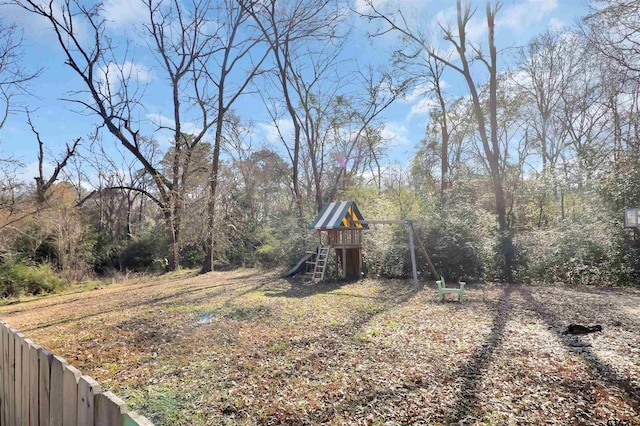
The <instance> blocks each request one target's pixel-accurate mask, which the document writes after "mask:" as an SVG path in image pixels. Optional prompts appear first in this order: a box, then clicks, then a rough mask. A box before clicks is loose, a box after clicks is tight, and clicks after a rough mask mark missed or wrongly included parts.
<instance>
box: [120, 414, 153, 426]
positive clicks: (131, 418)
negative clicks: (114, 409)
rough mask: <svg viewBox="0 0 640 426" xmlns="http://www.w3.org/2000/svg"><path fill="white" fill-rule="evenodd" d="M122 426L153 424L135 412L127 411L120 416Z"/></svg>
mask: <svg viewBox="0 0 640 426" xmlns="http://www.w3.org/2000/svg"><path fill="white" fill-rule="evenodd" d="M122 426H153V423H151V422H150V421H149V420H148V419H147V418H146V417H142V416H141V415H140V414H138V413H136V412H135V411H129V412H128V413H124V414H123V415H122Z"/></svg>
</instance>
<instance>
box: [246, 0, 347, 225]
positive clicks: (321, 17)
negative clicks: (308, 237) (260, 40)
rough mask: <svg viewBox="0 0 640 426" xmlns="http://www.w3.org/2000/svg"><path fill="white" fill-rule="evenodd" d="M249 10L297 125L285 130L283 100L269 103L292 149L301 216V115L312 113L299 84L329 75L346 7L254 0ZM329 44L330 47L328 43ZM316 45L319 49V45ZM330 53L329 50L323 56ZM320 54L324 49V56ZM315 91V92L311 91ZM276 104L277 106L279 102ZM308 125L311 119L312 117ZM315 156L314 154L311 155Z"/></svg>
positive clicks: (329, 1)
mask: <svg viewBox="0 0 640 426" xmlns="http://www.w3.org/2000/svg"><path fill="white" fill-rule="evenodd" d="M248 9H249V12H250V13H251V16H252V17H253V18H254V21H255V23H256V25H257V26H258V28H259V29H260V31H261V32H262V34H263V35H264V37H265V39H266V41H267V43H268V45H269V48H270V49H271V53H272V55H271V57H272V60H273V73H271V77H272V79H273V82H274V86H276V87H277V88H278V90H279V91H280V95H279V96H281V98H282V102H283V103H284V107H285V109H286V116H287V118H288V120H290V122H291V124H292V125H293V140H292V141H291V140H290V135H287V134H284V133H283V132H282V129H281V128H280V127H279V126H278V121H279V118H280V117H281V115H280V113H279V112H278V111H277V108H274V106H276V105H277V104H278V103H279V102H272V103H271V104H270V105H269V104H268V105H267V107H268V109H269V113H270V114H271V116H272V118H273V120H274V123H275V124H276V127H277V130H278V133H279V136H280V139H281V140H282V142H283V145H284V146H285V147H286V149H287V153H288V155H289V159H290V161H291V166H292V177H291V180H292V192H293V198H294V200H295V204H296V206H297V208H298V215H299V218H300V219H302V218H303V217H304V210H305V209H304V205H303V201H302V191H301V188H300V177H299V176H300V160H301V155H302V152H301V150H302V145H303V143H304V140H303V131H304V130H303V125H304V124H305V122H307V121H306V120H307V119H306V118H305V117H304V116H303V115H302V114H304V112H305V111H306V112H310V109H311V108H312V106H311V105H310V104H307V105H306V110H305V105H303V104H302V102H305V99H307V100H308V98H306V97H305V93H303V92H301V90H299V89H303V88H304V89H307V90H308V89H310V88H312V87H313V86H315V85H316V84H315V82H314V81H315V78H314V77H313V75H314V73H315V76H316V77H318V76H319V75H323V76H326V73H325V72H326V70H327V68H326V66H327V62H326V61H327V60H329V61H330V62H333V61H335V57H334V55H333V53H332V52H333V51H332V50H331V47H332V46H331V43H332V42H333V40H336V38H337V37H338V34H337V32H336V31H337V28H338V23H339V21H340V19H341V17H342V11H341V10H340V8H339V7H337V4H336V3H335V1H334V0H320V1H315V0H302V1H300V0H284V1H280V2H277V1H275V0H269V1H252V2H251V3H250V4H249V5H248ZM325 46H326V47H325ZM314 49H315V50H314ZM323 49H324V53H327V54H328V56H327V55H323V54H322V53H323ZM318 53H321V54H320V55H319V56H318V55H317V54H318ZM313 57H315V59H316V61H315V65H312V66H311V70H312V71H311V76H310V77H308V79H306V80H305V81H304V82H303V81H299V80H298V79H299V77H300V76H301V75H302V73H303V68H304V65H303V62H304V63H308V62H307V61H308V60H311V59H312V58H313ZM308 94H310V92H308ZM274 104H275V105H274ZM307 124H310V123H308V122H307ZM306 131H307V133H308V136H309V135H310V134H311V132H312V131H313V129H312V125H310V126H306ZM306 140H307V144H311V146H312V149H315V148H314V147H315V145H314V141H313V140H312V139H309V138H307V139H306ZM312 156H313V154H312Z"/></svg>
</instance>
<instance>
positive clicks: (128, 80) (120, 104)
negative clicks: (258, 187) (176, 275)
mask: <svg viewBox="0 0 640 426" xmlns="http://www.w3.org/2000/svg"><path fill="white" fill-rule="evenodd" d="M15 4H17V5H19V6H21V7H23V8H24V9H26V10H28V11H30V12H33V13H35V14H37V15H40V16H42V17H44V18H46V19H47V20H48V21H49V23H50V24H51V26H52V29H53V31H54V33H55V35H56V38H57V41H58V44H59V46H60V47H61V49H62V51H63V53H64V56H65V63H66V64H67V65H68V66H69V67H70V68H71V69H72V71H73V72H74V74H75V75H76V76H77V77H78V78H79V80H80V81H81V84H82V85H83V86H84V90H80V91H78V92H74V93H72V94H71V97H70V98H69V99H67V100H68V101H70V102H72V103H74V104H76V105H79V106H81V107H82V108H84V110H85V111H84V112H89V113H91V114H94V115H96V116H97V117H99V119H100V120H101V122H102V125H103V126H104V127H105V128H106V129H107V130H108V131H109V132H110V133H111V134H112V135H113V136H114V137H115V139H116V140H117V141H118V143H120V144H121V145H122V146H123V147H125V148H126V149H127V150H128V151H129V152H130V153H131V155H133V156H134V157H135V158H136V159H137V160H138V161H139V163H140V165H141V166H142V167H143V168H144V169H145V170H146V171H147V173H148V174H149V175H150V176H151V178H152V180H153V182H154V184H155V189H156V191H157V194H158V195H157V197H156V196H151V194H150V193H148V192H147V193H146V195H148V196H150V198H151V199H152V200H153V201H154V202H155V203H156V204H157V205H158V207H159V208H160V209H161V211H162V214H163V216H164V221H165V225H166V233H167V239H168V241H169V244H170V253H169V259H168V260H169V268H170V269H175V268H177V267H178V265H179V251H178V250H179V239H180V229H181V214H182V212H183V207H184V198H183V196H184V182H185V181H186V179H187V177H188V175H189V172H190V169H189V163H190V161H189V160H190V156H191V154H192V152H193V150H194V149H195V147H196V146H197V145H198V144H199V143H200V142H201V141H202V138H203V137H204V136H205V135H206V134H207V131H208V129H209V128H210V127H211V125H212V124H213V123H214V121H213V120H212V113H213V110H214V108H215V106H214V105H212V104H211V103H210V102H209V100H210V93H209V87H210V84H209V81H208V79H207V76H206V73H205V71H204V70H205V69H206V67H207V64H208V62H209V59H210V57H211V55H212V52H213V51H214V47H213V46H212V40H213V34H211V32H210V31H211V30H213V31H215V30H216V28H215V26H212V25H210V23H209V21H208V19H207V16H208V13H209V11H210V5H209V2H208V1H206V0H194V1H193V2H191V4H190V5H189V6H186V5H184V4H183V3H182V2H179V1H177V0H175V1H174V0H166V1H162V0H159V1H154V0H145V2H144V4H145V6H146V10H147V13H148V15H147V17H146V19H145V25H144V26H145V28H146V30H147V34H148V36H149V43H148V47H149V51H150V53H151V54H152V55H153V56H155V58H156V59H157V62H158V66H159V68H160V69H161V70H162V73H164V76H165V78H166V80H167V81H168V89H169V93H170V94H169V98H170V99H171V103H172V117H171V120H169V121H170V124H168V125H166V124H165V123H162V124H160V126H161V127H164V128H165V129H168V130H170V131H171V133H172V141H171V142H172V147H173V148H174V151H173V152H174V160H173V164H172V166H171V167H170V168H169V170H163V169H162V168H160V167H159V166H158V164H156V163H155V162H154V160H153V159H152V158H150V157H149V156H148V155H147V153H146V152H145V150H144V144H143V143H142V142H143V139H142V137H143V136H142V128H141V125H140V121H139V118H138V117H139V115H140V114H139V112H140V111H139V109H140V108H142V101H143V96H144V87H142V86H141V85H140V84H139V82H138V81H137V80H136V75H135V73H133V70H132V66H131V62H130V60H129V58H128V49H125V48H122V47H118V46H117V45H116V44H115V43H113V41H112V39H111V37H110V36H109V34H108V32H107V30H106V25H107V21H106V19H105V18H104V16H103V14H102V13H101V12H102V8H103V5H102V3H97V4H94V5H93V6H87V5H85V4H84V3H83V2H81V1H78V0H66V1H64V2H63V3H62V4H60V5H58V4H57V3H53V2H50V3H44V4H43V3H41V2H38V1H35V0H15ZM81 23H82V24H86V26H87V28H88V31H90V36H87V37H83V36H81V35H79V33H78V32H77V31H76V29H77V28H78V26H80V25H81ZM194 111H195V113H194ZM189 113H191V115H189ZM186 117H189V120H190V121H195V122H197V123H198V127H199V129H200V130H199V131H198V132H197V133H196V134H195V135H193V136H192V137H191V138H186V137H185V132H184V130H183V123H184V120H186Z"/></svg>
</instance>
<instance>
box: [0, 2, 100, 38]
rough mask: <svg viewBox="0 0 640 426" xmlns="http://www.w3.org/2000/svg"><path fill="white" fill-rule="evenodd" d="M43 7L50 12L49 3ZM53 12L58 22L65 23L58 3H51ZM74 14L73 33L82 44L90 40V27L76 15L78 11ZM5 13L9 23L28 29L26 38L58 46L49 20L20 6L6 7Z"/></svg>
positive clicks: (45, 3) (74, 11)
mask: <svg viewBox="0 0 640 426" xmlns="http://www.w3.org/2000/svg"><path fill="white" fill-rule="evenodd" d="M41 6H42V7H43V8H44V10H45V11H46V10H49V9H48V8H49V2H43V3H42V4H41ZM51 10H52V11H53V16H54V17H55V18H56V19H57V20H58V21H60V22H64V20H65V18H64V17H63V15H62V12H61V10H62V7H61V6H60V4H59V3H58V2H56V1H53V2H52V3H51ZM72 12H73V13H74V16H73V33H74V35H75V36H76V37H77V39H78V40H79V41H80V43H83V42H85V41H87V40H89V39H90V37H89V35H90V29H89V26H88V24H87V22H86V20H82V19H80V16H81V15H77V14H75V13H76V12H77V10H73V11H72ZM3 13H4V14H5V15H4V16H5V18H6V19H7V20H8V21H12V22H15V23H16V24H18V25H20V26H21V27H22V28H25V29H26V31H25V36H28V37H30V38H31V39H34V40H37V41H38V42H43V43H49V44H53V45H57V44H58V39H57V37H55V33H54V32H53V29H52V24H51V22H50V21H49V20H48V19H47V18H45V17H43V16H40V15H38V14H37V13H34V12H30V11H28V10H25V9H23V8H21V7H18V6H15V7H12V6H11V5H6V6H5V7H4V8H3Z"/></svg>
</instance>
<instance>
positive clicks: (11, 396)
mask: <svg viewBox="0 0 640 426" xmlns="http://www.w3.org/2000/svg"><path fill="white" fill-rule="evenodd" d="M15 337H16V335H15V331H14V330H13V329H12V328H9V333H8V336H7V339H8V340H7V341H8V346H9V348H8V349H9V350H8V354H9V358H8V362H7V366H8V367H9V382H8V383H5V387H6V386H7V384H8V385H9V386H8V389H9V392H7V402H8V406H9V409H8V410H7V414H8V415H9V422H7V426H14V425H15V424H16V423H15V420H16V417H15V416H16V397H15V390H14V389H15V388H14V386H15V380H16V358H15V356H16V352H15Z"/></svg>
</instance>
